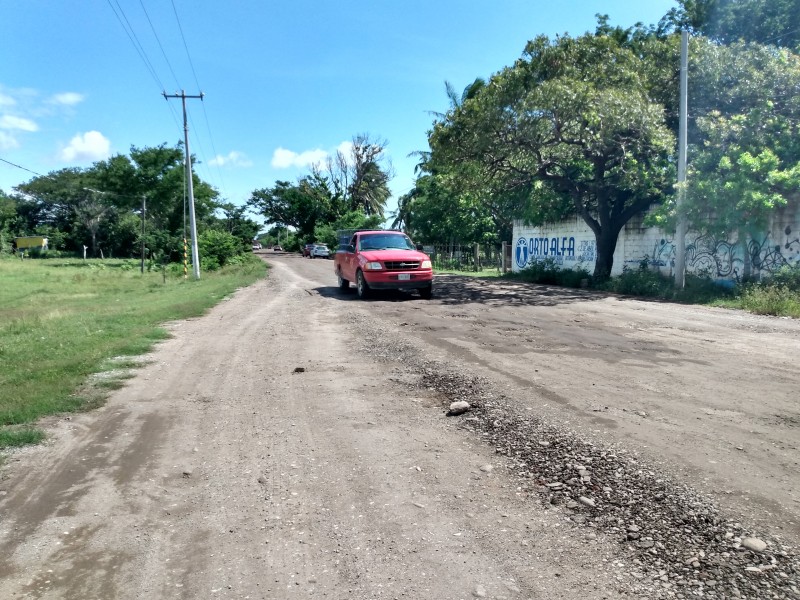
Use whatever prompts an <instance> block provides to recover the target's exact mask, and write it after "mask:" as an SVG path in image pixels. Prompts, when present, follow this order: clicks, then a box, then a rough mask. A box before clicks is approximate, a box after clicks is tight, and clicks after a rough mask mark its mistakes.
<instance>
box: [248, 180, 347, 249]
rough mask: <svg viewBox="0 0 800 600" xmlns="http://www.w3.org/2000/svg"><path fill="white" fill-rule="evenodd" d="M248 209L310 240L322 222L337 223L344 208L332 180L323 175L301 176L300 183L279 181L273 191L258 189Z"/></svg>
mask: <svg viewBox="0 0 800 600" xmlns="http://www.w3.org/2000/svg"><path fill="white" fill-rule="evenodd" d="M247 205H248V207H249V208H250V209H251V210H253V211H254V212H256V213H257V214H260V215H261V216H263V217H264V219H265V220H266V221H267V222H268V223H272V224H274V225H282V226H285V227H292V228H293V229H295V230H296V231H297V233H298V235H299V236H300V237H302V238H307V239H310V238H312V237H313V235H314V228H315V227H316V226H317V224H319V223H324V222H329V221H333V220H335V219H336V218H337V217H338V216H339V211H338V210H337V209H338V208H340V206H339V204H338V203H337V202H336V197H335V196H334V195H333V194H332V193H331V190H330V188H329V184H328V180H327V179H326V178H325V177H323V176H322V175H320V174H319V173H313V174H311V175H306V176H304V177H301V178H300V179H299V180H298V181H297V183H291V182H288V181H277V182H275V185H274V186H273V187H271V188H262V189H259V190H255V191H253V192H252V194H251V195H250V199H249V200H248V203H247Z"/></svg>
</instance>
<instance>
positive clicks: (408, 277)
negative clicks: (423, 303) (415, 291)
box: [397, 273, 411, 281]
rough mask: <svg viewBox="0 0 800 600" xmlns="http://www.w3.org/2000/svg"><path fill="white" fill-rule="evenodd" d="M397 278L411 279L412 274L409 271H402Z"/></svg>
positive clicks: (402, 279)
mask: <svg viewBox="0 0 800 600" xmlns="http://www.w3.org/2000/svg"><path fill="white" fill-rule="evenodd" d="M397 279H398V280H399V281H408V280H409V279H411V275H409V274H408V273H400V274H399V275H398V276H397Z"/></svg>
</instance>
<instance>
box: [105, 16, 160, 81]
mask: <svg viewBox="0 0 800 600" xmlns="http://www.w3.org/2000/svg"><path fill="white" fill-rule="evenodd" d="M106 2H108V5H109V6H110V7H111V10H112V11H114V15H115V16H116V17H117V20H118V21H119V24H120V25H122V29H124V30H125V34H126V35H127V36H128V39H129V40H130V41H131V44H133V47H134V48H135V49H136V52H137V54H139V58H141V59H142V62H143V63H144V65H145V67H147V70H148V71H149V72H150V75H151V76H152V77H153V80H154V81H155V82H156V85H157V86H158V89H159V90H163V89H164V84H163V83H161V80H160V79H159V78H158V74H157V73H156V70H155V68H154V67H153V63H151V62H150V59H149V58H147V53H146V52H145V51H144V47H143V46H142V44H141V43H140V42H139V38H137V37H136V32H135V31H133V27H132V26H131V23H130V21H128V17H127V16H126V15H125V11H124V10H122V7H121V6H120V5H119V0H114V2H115V3H116V5H117V7H116V8H114V4H112V2H111V0H106ZM117 9H119V12H117ZM120 15H122V16H120Z"/></svg>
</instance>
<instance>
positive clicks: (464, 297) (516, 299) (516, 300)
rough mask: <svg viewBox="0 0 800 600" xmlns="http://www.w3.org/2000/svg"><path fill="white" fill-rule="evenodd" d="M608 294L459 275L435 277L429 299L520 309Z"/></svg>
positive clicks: (352, 296) (412, 297)
mask: <svg viewBox="0 0 800 600" xmlns="http://www.w3.org/2000/svg"><path fill="white" fill-rule="evenodd" d="M315 291H316V292H317V293H319V295H320V296H324V297H326V298H334V299H336V300H342V301H350V300H357V299H358V298H357V296H356V292H355V289H354V288H352V287H351V288H350V290H349V291H347V292H343V291H341V290H340V289H339V288H338V287H327V286H326V287H318V288H316V290H315ZM611 295H612V294H605V293H603V292H597V291H588V290H578V289H572V288H564V287H557V286H548V285H540V284H535V283H527V282H524V281H512V280H506V279H496V278H482V277H465V276H462V275H437V276H436V281H435V283H434V285H433V300H432V302H438V303H440V304H445V305H456V304H472V303H477V304H486V305H489V306H491V305H499V304H503V305H509V304H516V305H520V306H556V305H559V304H572V303H577V302H592V301H597V300H602V299H604V298H608V297H609V296H611ZM370 301H373V302H374V301H384V302H408V301H419V302H421V301H422V300H420V297H419V295H418V294H417V293H416V292H413V291H409V292H405V291H393V290H385V291H384V290H374V291H373V292H372V297H371V300H370Z"/></svg>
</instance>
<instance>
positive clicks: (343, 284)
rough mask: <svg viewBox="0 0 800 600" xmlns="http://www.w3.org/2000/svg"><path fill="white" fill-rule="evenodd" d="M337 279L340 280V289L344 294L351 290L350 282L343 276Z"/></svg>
mask: <svg viewBox="0 0 800 600" xmlns="http://www.w3.org/2000/svg"><path fill="white" fill-rule="evenodd" d="M336 278H337V279H338V280H339V289H340V290H342V291H343V292H346V291H347V290H349V289H350V282H349V281H347V279H345V278H343V277H342V276H341V275H338V274H337V275H336Z"/></svg>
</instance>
